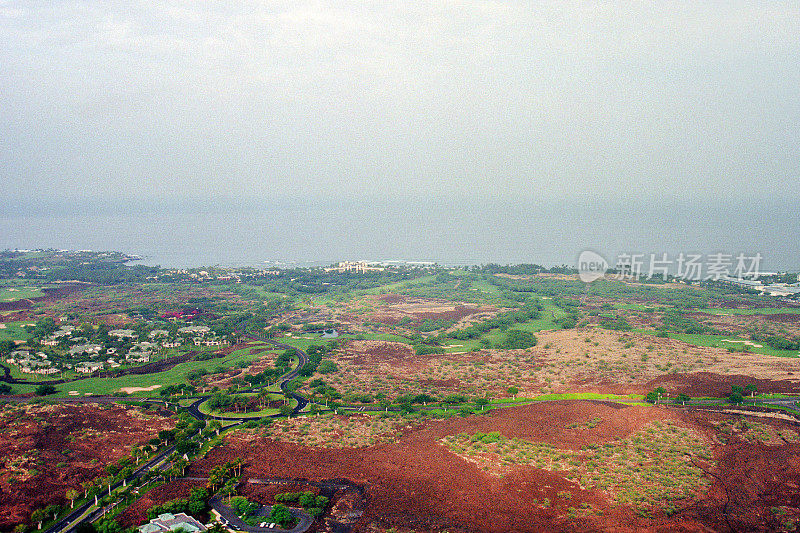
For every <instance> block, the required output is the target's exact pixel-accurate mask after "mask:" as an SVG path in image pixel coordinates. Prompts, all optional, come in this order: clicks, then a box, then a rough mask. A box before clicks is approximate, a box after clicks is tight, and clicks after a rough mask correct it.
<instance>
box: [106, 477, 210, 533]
mask: <svg viewBox="0 0 800 533" xmlns="http://www.w3.org/2000/svg"><path fill="white" fill-rule="evenodd" d="M205 486H206V482H205V481H203V480H189V479H179V480H176V481H173V482H172V483H167V484H166V485H162V486H160V487H156V488H154V489H152V490H149V491H148V490H147V489H144V490H146V491H147V492H145V494H144V496H142V497H141V498H139V499H138V500H137V501H136V502H134V504H133V505H131V506H130V507H128V508H127V509H125V510H124V511H123V512H122V513H120V515H119V516H118V517H117V522H119V525H121V526H122V527H123V528H128V527H135V526H138V525H141V524H143V523H145V522H147V510H148V509H150V508H151V507H153V506H154V505H161V504H163V503H166V502H168V501H169V500H174V499H175V498H187V497H188V496H189V491H190V490H191V489H193V488H195V487H203V488H205Z"/></svg>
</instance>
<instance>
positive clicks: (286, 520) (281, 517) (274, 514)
mask: <svg viewBox="0 0 800 533" xmlns="http://www.w3.org/2000/svg"><path fill="white" fill-rule="evenodd" d="M269 517H270V519H271V520H274V521H275V522H277V523H278V524H280V525H281V527H282V528H284V529H288V527H287V526H289V525H291V523H292V522H294V517H293V516H292V513H291V512H290V511H289V508H288V507H286V506H285V505H283V504H280V503H276V504H275V505H273V506H272V511H270V513H269Z"/></svg>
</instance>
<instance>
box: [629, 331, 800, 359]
mask: <svg viewBox="0 0 800 533" xmlns="http://www.w3.org/2000/svg"><path fill="white" fill-rule="evenodd" d="M633 332H635V333H645V334H648V335H653V334H655V331H653V330H648V329H635V330H633ZM669 338H671V339H676V340H679V341H683V342H685V343H687V344H692V345H694V346H708V347H711V348H735V349H741V348H743V347H745V346H747V347H748V348H749V350H750V352H751V353H755V354H762V355H771V356H774V357H800V352H797V351H795V350H778V349H775V348H771V347H769V346H765V345H762V344H761V343H759V342H754V343H752V344H753V345H748V344H747V343H750V342H751V341H749V340H747V339H743V338H741V337H737V336H736V335H710V334H695V333H669ZM754 345H755V346H754Z"/></svg>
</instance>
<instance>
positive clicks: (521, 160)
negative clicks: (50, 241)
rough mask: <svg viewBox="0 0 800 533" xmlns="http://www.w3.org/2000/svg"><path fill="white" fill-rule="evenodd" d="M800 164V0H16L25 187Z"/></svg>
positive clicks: (614, 188) (592, 191)
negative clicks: (140, 0) (675, 0)
mask: <svg viewBox="0 0 800 533" xmlns="http://www.w3.org/2000/svg"><path fill="white" fill-rule="evenodd" d="M798 183H800V3H798V2H797V1H791V2H780V1H777V0H767V1H763V2H757V1H749V2H732V1H731V2H702V1H699V0H692V1H686V2H668V1H665V0H658V1H655V2H617V3H612V2H599V3H594V2H569V1H565V0H559V1H553V2H544V1H542V2H538V1H536V2H534V1H531V2H514V1H508V2H505V1H468V0H463V1H459V0H449V1H438V0H431V1H425V2H417V1H411V0H393V1H386V2H374V1H368V0H354V1H349V0H337V1H335V2H333V1H330V2H322V1H306V0H286V1H248V0H237V1H235V2H231V1H222V2H213V1H197V0H191V1H166V0H158V1H155V2H154V1H152V0H148V1H142V2H135V1H130V0H126V1H124V2H118V1H115V0H104V1H98V2H93V1H89V2H86V1H80V2H76V1H55V0H47V1H32V0H31V1H15V0H0V187H2V190H3V191H4V196H6V197H7V198H8V197H11V198H14V197H21V196H31V195H32V196H34V197H38V198H55V199H58V198H64V197H99V196H105V197H112V198H125V197H130V196H139V197H161V198H168V197H171V198H174V197H184V196H192V197H237V196H246V197H256V198H260V197H271V196H275V195H277V196H298V195H303V196H309V197H314V198H323V199H330V198H342V197H350V198H353V197H361V196H380V195H395V196H397V195H402V196H417V195H427V196H428V197H430V198H439V197H453V196H462V195H468V196H473V197H478V196H481V195H490V196H495V197H500V198H525V197H536V198H545V199H546V198H568V197H570V196H573V195H579V196H581V195H582V196H591V197H593V198H599V199H602V198H614V199H620V198H623V199H624V198H628V197H635V196H655V195H663V196H667V197H685V196H688V197H690V198H692V199H709V198H710V199H717V200H718V199H720V198H727V197H733V196H736V197H752V196H756V197H757V196H763V197H767V196H773V195H775V196H779V195H783V196H789V197H792V198H798V197H800V195H798V192H797V185H798Z"/></svg>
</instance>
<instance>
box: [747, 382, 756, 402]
mask: <svg viewBox="0 0 800 533" xmlns="http://www.w3.org/2000/svg"><path fill="white" fill-rule="evenodd" d="M744 390H745V391H747V392H749V393H750V397H751V398H752V397H754V396H755V395H756V392H758V387H756V386H755V385H754V384H752V383H748V384H747V385H746V386H745V388H744Z"/></svg>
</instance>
